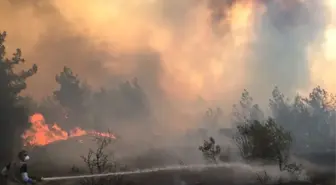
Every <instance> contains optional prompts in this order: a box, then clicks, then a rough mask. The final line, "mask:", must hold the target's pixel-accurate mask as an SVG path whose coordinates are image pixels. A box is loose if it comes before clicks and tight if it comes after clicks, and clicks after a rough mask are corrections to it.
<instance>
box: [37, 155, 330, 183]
mask: <svg viewBox="0 0 336 185" xmlns="http://www.w3.org/2000/svg"><path fill="white" fill-rule="evenodd" d="M300 157H301V158H303V159H306V160H308V161H309V162H310V163H313V164H315V165H318V166H320V167H321V168H323V169H327V170H308V172H307V174H308V175H309V178H310V181H290V182H287V181H282V182H280V181H279V182H272V183H271V184H288V185H296V184H297V185H301V184H302V185H334V184H335V173H336V171H335V153H334V152H328V153H312V154H304V155H301V156H300ZM137 159H138V160H141V161H137ZM137 159H134V160H132V163H137V162H140V163H141V164H147V165H146V166H160V164H159V163H160V160H159V159H158V158H156V159H154V158H153V157H151V155H148V156H144V157H141V158H137ZM43 163H44V164H39V165H33V166H32V168H31V169H30V170H31V171H32V173H34V175H35V174H38V175H39V176H44V177H54V176H67V175H81V174H83V173H84V172H82V171H81V170H79V171H74V170H73V169H71V167H70V164H69V166H67V167H64V166H62V165H60V166H58V165H57V163H56V164H55V163H53V164H51V163H49V162H47V161H44V162H43ZM130 166H132V164H130ZM136 166H137V165H136V164H134V165H133V167H129V168H128V170H127V171H129V170H132V169H135V168H140V167H136ZM143 167H145V166H143ZM273 180H274V179H273ZM182 181H183V183H182ZM43 184H51V185H63V184H69V185H77V184H81V183H80V181H76V180H68V181H53V182H44V183H43ZM110 184H111V185H112V184H113V185H159V184H160V185H182V184H185V185H226V184H227V185H257V184H265V183H263V182H260V181H258V180H257V178H256V174H253V173H250V174H247V173H242V172H239V171H237V170H234V169H230V168H225V167H223V168H216V169H203V170H198V171H196V170H178V171H164V172H162V171H161V172H153V173H145V174H134V175H127V176H119V177H112V178H111V180H110V181H109V183H104V184H99V183H97V184H85V185H110Z"/></svg>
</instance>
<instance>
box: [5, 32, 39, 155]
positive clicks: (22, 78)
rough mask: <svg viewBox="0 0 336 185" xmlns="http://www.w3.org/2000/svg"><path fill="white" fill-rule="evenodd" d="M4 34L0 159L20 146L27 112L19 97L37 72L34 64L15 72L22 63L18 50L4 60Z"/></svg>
mask: <svg viewBox="0 0 336 185" xmlns="http://www.w3.org/2000/svg"><path fill="white" fill-rule="evenodd" d="M5 39H6V32H2V33H0V89H1V91H0V109H1V113H0V124H1V126H0V127H1V129H0V130H1V131H0V135H1V137H2V138H1V139H0V142H1V147H2V149H1V151H2V152H1V155H3V156H0V158H1V159H4V158H5V159H7V160H8V159H9V158H10V157H11V156H12V152H14V151H13V150H15V149H14V148H13V146H20V142H21V140H19V138H20V134H21V133H22V132H23V130H24V128H25V127H26V123H27V120H28V112H27V110H26V108H25V107H24V106H23V105H22V103H20V102H21V100H22V97H21V96H20V95H19V94H20V92H22V91H23V90H24V89H25V88H26V87H27V84H26V79H27V78H29V77H31V76H32V75H34V74H35V73H36V72H37V66H36V65H35V64H34V65H33V66H32V67H31V68H30V69H28V70H23V71H21V72H15V67H16V66H17V65H20V64H22V63H23V62H24V59H23V58H22V53H21V50H20V49H17V50H16V52H15V53H14V54H13V56H12V57H11V58H6V47H5Z"/></svg>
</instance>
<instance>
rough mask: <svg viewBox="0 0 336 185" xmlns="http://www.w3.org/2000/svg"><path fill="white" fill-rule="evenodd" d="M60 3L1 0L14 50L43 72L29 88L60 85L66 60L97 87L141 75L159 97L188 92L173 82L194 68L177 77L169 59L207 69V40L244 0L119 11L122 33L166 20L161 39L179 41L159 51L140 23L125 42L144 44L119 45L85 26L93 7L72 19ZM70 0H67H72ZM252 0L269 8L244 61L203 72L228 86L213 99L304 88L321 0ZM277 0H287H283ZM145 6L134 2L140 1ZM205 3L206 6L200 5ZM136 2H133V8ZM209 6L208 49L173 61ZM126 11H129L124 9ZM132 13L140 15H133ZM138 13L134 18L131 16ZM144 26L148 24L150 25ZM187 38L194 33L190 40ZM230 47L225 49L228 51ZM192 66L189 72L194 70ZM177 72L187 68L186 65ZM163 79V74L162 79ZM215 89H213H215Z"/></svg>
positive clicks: (320, 22)
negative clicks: (213, 72) (247, 91)
mask: <svg viewBox="0 0 336 185" xmlns="http://www.w3.org/2000/svg"><path fill="white" fill-rule="evenodd" d="M55 2H56V1H51V0H44V1H42V0H3V2H1V3H0V7H4V8H5V10H4V11H1V13H0V15H1V18H0V30H6V31H8V35H9V36H8V39H7V40H8V49H9V50H10V51H14V50H13V48H15V47H21V48H22V49H23V53H24V56H25V58H26V60H27V64H32V63H37V64H38V66H39V72H38V74H37V75H36V76H34V77H32V78H31V79H30V80H29V81H28V82H29V84H28V85H29V88H28V89H27V93H29V94H31V95H33V96H35V97H36V98H41V97H44V96H46V95H48V94H50V93H51V92H52V91H53V90H54V88H55V87H56V83H55V80H54V78H55V75H56V74H57V73H59V71H61V70H62V68H63V66H68V67H70V68H72V69H73V71H74V72H75V73H77V74H79V76H80V77H81V79H82V80H83V81H85V82H87V83H89V84H90V85H91V86H93V87H98V88H99V87H101V86H103V85H107V86H113V85H114V84H117V83H118V82H120V81H123V80H129V79H132V78H135V77H136V78H138V79H139V83H140V84H142V85H143V86H144V89H145V90H146V92H147V93H149V94H150V95H151V98H153V99H154V98H155V99H156V100H158V99H161V100H162V99H165V98H166V97H167V96H170V94H169V93H167V92H166V91H167V90H166V89H167V87H169V88H170V89H173V90H171V91H174V93H176V91H178V93H180V94H183V93H187V92H186V90H184V88H181V87H180V86H175V85H174V84H175V83H179V82H180V81H183V79H182V78H183V77H185V76H187V77H189V76H190V75H189V74H184V75H185V76H183V75H181V77H179V76H178V75H177V74H178V73H179V71H178V70H179V68H177V69H176V71H173V72H172V71H170V70H169V69H172V67H170V65H171V66H173V67H174V66H177V65H180V63H181V62H184V61H185V60H186V59H190V60H193V59H198V58H200V61H199V62H198V61H197V62H196V61H195V62H194V61H189V62H187V63H188V65H189V67H185V66H184V65H183V66H184V67H185V68H190V71H192V72H194V73H197V72H200V71H201V72H202V70H203V68H205V67H204V66H206V65H207V63H208V61H207V60H206V59H207V56H211V52H212V51H208V50H211V49H212V48H207V47H211V44H213V43H215V44H217V41H216V40H221V37H224V36H227V35H228V34H230V33H228V32H227V30H225V29H224V31H223V32H220V34H218V33H217V31H218V30H216V29H218V27H220V26H222V24H221V20H223V19H226V16H227V15H226V12H228V11H229V9H231V8H232V7H233V6H234V4H235V3H236V2H244V1H243V0H240V1H239V0H236V1H233V0H222V1H221V0H208V1H198V0H185V1H177V0H171V1H164V0H157V1H155V2H154V1H153V3H152V4H149V3H148V2H146V3H148V5H147V4H145V3H144V5H143V7H145V8H143V9H141V10H143V11H148V12H150V13H151V14H149V15H150V16H148V17H150V18H148V17H145V18H143V20H141V21H138V22H127V20H128V19H125V22H122V20H123V17H122V15H120V20H121V21H120V22H122V23H120V25H121V26H124V25H126V26H125V28H126V27H127V28H128V27H129V29H130V30H124V32H125V33H128V32H132V33H133V32H135V33H136V34H137V31H134V30H131V29H132V28H136V25H137V24H149V25H150V23H152V22H153V24H154V23H155V24H156V25H155V26H156V27H160V25H161V26H165V27H167V29H170V30H169V31H170V33H169V34H168V36H165V35H164V33H165V32H164V31H165V30H164V29H163V30H161V31H162V33H163V35H164V36H162V35H160V39H158V40H159V41H160V43H159V44H160V45H159V46H161V45H163V44H162V43H163V41H162V40H164V39H167V38H171V37H172V38H173V41H171V42H176V43H174V44H171V46H169V47H170V48H169V49H166V48H164V49H162V50H160V51H158V50H159V49H158V48H153V47H152V46H150V45H149V44H148V42H149V39H148V38H149V37H151V34H150V33H149V32H148V33H147V34H146V33H145V34H144V35H141V34H140V32H141V30H140V31H139V35H141V36H136V40H134V43H131V42H130V41H129V40H125V41H124V42H121V43H124V44H128V45H131V46H134V45H135V46H137V45H141V48H140V49H139V48H137V49H129V48H128V49H127V50H126V49H124V50H118V48H119V46H118V42H113V41H114V40H117V36H116V38H113V39H112V41H110V40H108V39H107V38H105V35H103V31H106V30H101V31H102V34H99V28H98V27H97V28H96V30H95V34H92V30H90V29H91V28H92V29H93V28H95V27H94V26H91V28H90V27H84V26H83V27H81V26H80V25H81V19H83V17H84V18H87V17H91V16H92V17H94V16H97V15H93V14H92V15H91V14H89V13H88V14H87V15H85V13H83V15H82V14H81V17H76V18H72V19H69V18H66V16H65V13H64V10H65V9H66V6H67V2H66V1H62V2H63V4H62V3H59V4H58V6H56V5H55V4H57V3H55ZM68 2H69V4H70V1H68ZM120 2H122V1H120ZM131 2H132V3H133V1H130V2H127V3H129V4H131ZM135 2H136V1H134V4H135ZM245 2H246V3H248V2H249V1H247V0H246V1H245ZM255 2H256V3H258V4H262V5H263V6H264V7H266V11H265V12H264V13H262V14H258V15H254V14H253V16H254V17H253V18H254V26H253V32H254V34H255V35H256V38H257V39H256V40H254V41H253V42H251V43H248V45H247V46H246V47H247V48H248V52H249V54H248V56H247V57H245V58H244V59H243V60H244V61H243V62H242V63H244V65H243V67H241V66H240V65H239V66H236V63H237V62H236V61H234V60H233V61H231V60H229V59H230V58H228V60H227V61H222V63H221V64H223V65H222V68H223V69H222V71H229V72H230V73H228V72H224V77H222V78H220V79H221V80H222V79H225V80H223V81H213V82H212V81H210V80H211V79H212V78H210V77H208V76H209V75H208V73H204V74H203V84H205V85H203V86H204V89H207V90H209V89H211V88H212V87H214V86H216V88H217V89H223V90H222V91H223V93H222V94H220V95H219V96H217V97H213V98H212V100H214V99H216V100H222V101H224V100H227V99H228V100H230V101H228V102H229V103H228V104H231V103H232V102H234V101H235V100H237V99H238V98H239V96H240V92H241V91H242V90H243V88H248V89H250V90H251V91H252V95H254V96H256V98H257V99H264V100H263V101H267V99H265V98H264V97H265V96H267V97H268V96H269V95H270V92H271V90H272V88H273V87H274V86H279V87H280V89H281V90H282V91H284V92H285V93H289V94H292V93H295V92H296V91H297V89H301V88H303V89H304V88H307V87H308V86H309V84H310V81H309V78H310V71H309V58H308V57H307V53H306V48H307V46H309V45H310V44H311V43H312V42H314V41H315V40H317V39H319V37H320V35H321V32H322V31H323V29H324V27H325V23H324V17H323V16H324V15H323V14H321V13H320V12H323V11H324V7H322V1H309V2H304V3H303V2H301V1H293V3H286V0H283V1H276V0H270V1H261V0H259V1H255ZM90 3H91V4H88V1H82V2H80V3H79V4H77V6H78V7H87V6H90V5H93V4H92V2H90ZM125 3H126V2H125ZM279 3H281V4H282V5H281V6H280V5H279ZM284 4H286V5H284ZM132 5H133V4H132ZM140 5H141V4H140ZM140 5H137V6H139V7H142V6H140ZM203 5H204V6H205V7H206V8H203V9H202V8H199V7H202V6H203ZM106 6H108V5H106ZM125 6H126V5H125ZM137 6H136V5H134V7H137ZM198 8H199V9H200V10H204V12H205V13H204V12H201V13H198V12H197V11H198V10H199V9H198ZM0 9H3V8H0ZM120 11H123V10H120ZM190 12H193V13H190ZM195 12H196V13H195ZM209 12H210V14H211V16H210V17H209V19H205V20H206V21H207V24H204V25H203V24H200V25H201V26H203V27H209V28H210V30H211V32H213V33H210V34H211V38H213V40H214V41H212V42H209V43H207V44H202V43H201V42H200V43H197V44H199V45H196V46H194V47H195V48H196V49H197V48H200V47H205V48H206V49H207V50H206V51H207V54H206V55H201V54H202V53H197V51H195V52H194V53H193V52H192V51H191V52H188V53H187V54H188V56H189V55H190V56H191V57H189V58H185V55H187V54H185V53H182V54H180V55H181V56H180V60H176V61H173V60H174V59H176V57H175V58H174V57H172V58H169V57H170V56H175V55H176V52H177V50H183V49H184V48H183V47H181V48H178V47H177V46H180V45H182V46H183V44H184V43H188V44H189V45H187V44H185V45H186V47H189V46H190V45H191V44H190V43H192V39H193V37H191V36H190V35H193V34H194V32H197V30H193V27H190V26H189V25H190V24H193V22H192V21H197V19H196V18H195V17H193V16H191V15H203V13H204V15H208V13H209ZM69 14H70V13H69ZM143 14H145V13H143ZM143 14H141V15H143ZM146 15H147V14H146ZM127 16H132V15H131V14H130V15H129V14H127ZM200 17H202V16H200ZM133 19H136V17H134V18H133ZM133 19H132V18H131V19H130V20H133ZM90 20H91V19H90ZM143 22H144V23H143ZM104 24H106V26H109V28H111V29H108V31H107V34H106V35H107V36H109V35H113V33H114V32H117V31H116V30H117V29H118V27H117V26H120V25H113V23H112V22H111V23H110V22H109V21H107V22H106V23H105V22H104ZM110 24H111V25H110ZM89 25H90V24H89ZM157 25H159V26H157ZM197 26H198V25H196V26H195V29H196V28H198V27H197ZM146 29H152V27H150V26H149V28H147V27H146ZM146 29H144V30H145V31H146ZM119 31H120V30H119ZM145 31H144V32H145ZM206 31H207V30H205V31H204V32H206ZM104 33H105V32H104ZM108 33H110V34H108ZM212 34H213V35H212ZM97 35H98V36H99V37H98V36H97ZM171 35H173V36H171ZM131 36H132V35H131ZM196 36H197V35H196ZM196 36H195V37H196ZM111 37H112V36H111ZM134 37H135V36H134ZM161 37H162V38H161ZM189 37H190V38H191V39H186V38H189ZM174 39H175V40H174ZM120 40H121V39H120ZM142 42H143V43H142ZM161 42H162V43H161ZM182 42H183V43H182ZM218 42H219V41H218ZM220 45H222V48H230V47H231V46H230V43H227V44H226V43H221V44H220ZM175 46H176V51H174V52H172V54H170V53H171V52H170V50H173V49H174V48H172V47H175ZM167 47H168V46H167ZM225 52H226V51H223V53H225ZM228 52H229V53H230V54H232V53H233V54H232V55H234V52H237V53H238V52H239V51H238V50H235V49H232V50H229V51H228ZM209 53H210V54H209ZM218 53H220V51H219V52H218ZM178 54H179V53H178ZM193 55H194V56H193ZM198 56H200V57H198ZM165 58H168V59H171V61H165ZM203 59H204V60H203ZM166 60H167V59H166ZM163 61H165V62H163ZM188 65H186V66H188ZM167 66H168V67H167ZM223 66H224V67H223ZM194 68H195V69H194ZM173 69H175V68H173ZM187 71H188V72H189V70H187ZM195 71H196V72H195ZM234 71H237V74H238V73H241V74H243V77H234V75H235V72H234ZM242 71H247V72H242ZM180 73H181V74H183V73H184V72H183V71H182V72H180ZM226 73H227V74H226ZM245 73H246V74H245ZM168 74H169V75H168ZM163 76H164V77H163ZM196 77H197V76H196ZM196 77H195V78H196ZM162 78H164V79H165V81H162ZM174 78H176V79H174ZM190 78H191V77H190ZM242 78H243V79H242ZM209 79H210V80H209ZM191 80H194V78H191ZM191 80H190V81H191ZM235 81H237V85H235ZM240 81H241V82H240ZM168 82H169V83H168ZM170 82H172V84H170ZM173 82H174V83H173ZM163 83H166V85H162V84H163ZM167 83H168V84H167ZM181 84H184V83H181ZM228 84H233V85H230V88H228V87H227V86H228ZM162 86H165V88H162ZM216 88H214V90H212V91H216V90H217V89H216ZM195 94H197V93H195ZM213 94H216V93H213ZM197 97H202V92H200V93H199V94H197ZM232 99H233V100H232ZM222 101H221V102H222ZM165 102H166V101H165Z"/></svg>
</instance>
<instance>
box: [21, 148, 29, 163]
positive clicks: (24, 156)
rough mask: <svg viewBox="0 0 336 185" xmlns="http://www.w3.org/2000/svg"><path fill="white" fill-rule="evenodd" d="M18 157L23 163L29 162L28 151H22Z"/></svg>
mask: <svg viewBox="0 0 336 185" xmlns="http://www.w3.org/2000/svg"><path fill="white" fill-rule="evenodd" d="M18 157H19V159H20V160H21V161H28V160H29V156H28V152H27V151H26V150H21V151H20V152H19V154H18Z"/></svg>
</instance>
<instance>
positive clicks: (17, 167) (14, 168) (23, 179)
mask: <svg viewBox="0 0 336 185" xmlns="http://www.w3.org/2000/svg"><path fill="white" fill-rule="evenodd" d="M28 160H29V155H28V152H27V151H25V150H22V151H20V152H19V154H18V158H17V159H16V160H14V161H12V162H10V163H8V164H7V165H6V166H5V167H4V168H3V169H2V170H1V175H2V176H3V177H5V179H6V181H7V185H32V184H36V183H37V182H40V181H42V178H32V177H31V176H29V175H28V166H27V161H28Z"/></svg>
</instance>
